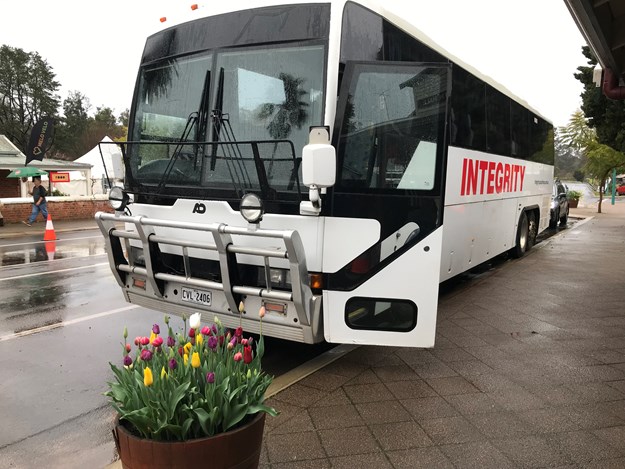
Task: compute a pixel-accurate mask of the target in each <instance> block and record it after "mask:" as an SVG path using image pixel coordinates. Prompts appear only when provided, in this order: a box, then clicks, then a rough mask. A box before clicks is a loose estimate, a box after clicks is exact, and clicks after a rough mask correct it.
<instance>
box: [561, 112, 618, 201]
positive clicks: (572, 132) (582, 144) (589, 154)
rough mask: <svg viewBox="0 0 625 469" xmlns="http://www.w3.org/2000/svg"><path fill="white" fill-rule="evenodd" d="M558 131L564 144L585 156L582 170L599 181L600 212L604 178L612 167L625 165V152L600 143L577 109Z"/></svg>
mask: <svg viewBox="0 0 625 469" xmlns="http://www.w3.org/2000/svg"><path fill="white" fill-rule="evenodd" d="M559 133H560V135H561V138H562V141H563V142H564V144H565V145H568V146H569V148H571V149H573V150H575V151H579V152H581V153H582V154H583V155H584V156H585V158H586V163H585V165H584V170H585V171H586V172H587V173H589V174H590V175H591V176H594V177H596V178H597V180H598V181H599V205H598V206H597V212H598V213H601V204H602V202H603V187H604V186H605V182H606V179H607V177H608V176H609V175H610V173H611V172H612V170H613V169H619V168H622V167H625V154H624V153H622V152H620V151H618V150H615V149H614V148H612V147H610V146H609V145H606V144H603V143H600V142H599V140H598V138H597V133H596V132H595V130H594V129H591V128H590V127H589V125H588V121H587V119H586V117H585V116H584V115H583V114H582V113H581V112H579V111H577V112H575V113H574V114H573V115H572V116H571V119H570V120H569V123H568V124H567V125H566V126H564V127H562V128H561V129H560V131H559Z"/></svg>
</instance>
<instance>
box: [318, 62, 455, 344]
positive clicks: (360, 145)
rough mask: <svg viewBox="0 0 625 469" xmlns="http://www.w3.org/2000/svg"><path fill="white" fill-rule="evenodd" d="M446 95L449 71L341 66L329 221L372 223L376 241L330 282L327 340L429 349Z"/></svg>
mask: <svg viewBox="0 0 625 469" xmlns="http://www.w3.org/2000/svg"><path fill="white" fill-rule="evenodd" d="M450 88H451V65H449V64H440V63H409V62H348V63H347V64H346V67H345V71H344V74H343V79H342V83H341V89H340V93H339V102H338V108H337V119H336V122H335V130H334V141H333V143H334V144H335V145H336V148H337V157H338V170H337V182H336V185H335V186H334V188H333V191H332V209H331V214H332V216H336V217H353V218H370V219H375V220H377V221H378V222H379V224H380V225H379V226H380V228H379V230H380V235H379V239H378V240H377V242H376V243H375V244H374V245H372V246H370V247H369V248H368V249H367V250H365V251H363V252H361V253H359V255H358V256H357V257H356V258H354V259H353V260H351V261H350V262H349V263H348V264H347V265H345V266H343V267H342V268H340V269H339V270H337V271H334V272H332V273H331V274H330V275H329V278H328V285H327V287H326V290H324V293H323V300H324V301H323V311H324V313H323V322H324V333H325V339H326V340H327V341H328V342H341V343H359V344H375V345H395V346H412V347H432V346H433V345H434V335H435V331H436V311H437V304H438V285H439V278H440V259H441V245H442V229H443V226H442V214H443V184H444V178H443V171H444V166H445V165H444V161H445V158H446V145H445V142H446V137H445V133H446V131H447V125H446V122H447V108H448V101H449V99H448V98H449V95H450ZM324 243H332V239H331V238H327V237H326V238H325V239H324Z"/></svg>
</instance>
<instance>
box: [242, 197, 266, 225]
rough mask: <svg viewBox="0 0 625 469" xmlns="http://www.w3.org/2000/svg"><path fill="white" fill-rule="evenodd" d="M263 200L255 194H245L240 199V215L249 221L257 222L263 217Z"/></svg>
mask: <svg viewBox="0 0 625 469" xmlns="http://www.w3.org/2000/svg"><path fill="white" fill-rule="evenodd" d="M263 213H264V212H263V201H262V200H260V197H258V196H257V195H256V194H251V193H250V194H245V195H244V196H243V198H242V199H241V215H242V216H243V218H245V219H246V220H247V221H248V222H249V223H258V222H260V221H261V220H262V219H263Z"/></svg>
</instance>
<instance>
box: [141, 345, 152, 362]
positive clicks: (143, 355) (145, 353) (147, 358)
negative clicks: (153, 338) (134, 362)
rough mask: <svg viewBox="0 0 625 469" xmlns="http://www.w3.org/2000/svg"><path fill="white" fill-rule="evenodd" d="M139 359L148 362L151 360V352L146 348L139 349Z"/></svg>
mask: <svg viewBox="0 0 625 469" xmlns="http://www.w3.org/2000/svg"><path fill="white" fill-rule="evenodd" d="M141 360H143V361H144V362H149V361H150V360H152V352H150V351H149V350H148V349H146V348H144V349H143V350H141Z"/></svg>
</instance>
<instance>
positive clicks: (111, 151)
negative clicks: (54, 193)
mask: <svg viewBox="0 0 625 469" xmlns="http://www.w3.org/2000/svg"><path fill="white" fill-rule="evenodd" d="M103 159H104V161H102V160H103ZM75 163H86V164H90V165H92V168H91V180H90V181H87V179H86V177H85V175H84V174H83V173H81V172H80V171H70V173H69V176H70V182H59V183H55V184H54V186H55V187H56V188H57V189H58V190H60V191H61V192H63V193H64V194H67V195H88V194H90V193H92V194H103V193H105V192H106V190H107V187H106V174H107V173H108V177H109V179H110V180H111V184H112V185H122V182H123V180H124V165H123V162H122V154H121V150H120V149H119V147H118V146H117V145H115V143H114V142H113V140H111V139H110V138H109V137H104V138H103V139H102V140H101V142H100V144H99V145H96V146H95V147H93V148H92V149H91V150H89V151H88V152H87V153H85V154H84V155H83V156H81V157H80V158H78V159H77V160H75ZM105 165H106V171H105ZM87 184H89V185H91V191H89V188H88V186H87Z"/></svg>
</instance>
